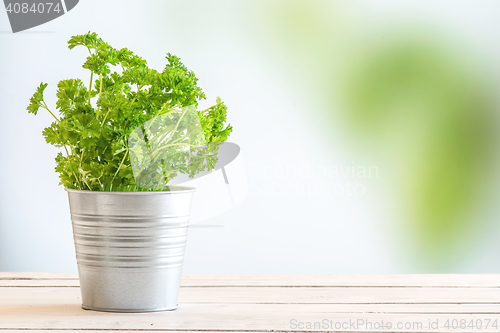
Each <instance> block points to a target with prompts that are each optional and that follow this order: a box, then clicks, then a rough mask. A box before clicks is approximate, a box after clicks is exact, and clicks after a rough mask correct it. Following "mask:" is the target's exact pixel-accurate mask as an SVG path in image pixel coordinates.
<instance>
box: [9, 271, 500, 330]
mask: <svg viewBox="0 0 500 333" xmlns="http://www.w3.org/2000/svg"><path fill="white" fill-rule="evenodd" d="M499 281H500V275H385V276H384V275H311V276H307V275H287V276H280V275H220V276H219V275H185V276H184V277H183V280H182V286H181V291H180V295H179V309H178V310H175V311H167V312H156V313H136V314H123V313H105V312H95V311H86V310H83V309H82V308H81V303H80V290H79V286H78V280H77V276H76V275H75V274H57V273H0V333H3V332H9V331H16V330H28V331H30V332H51V333H55V332H58V330H60V332H110V331H112V332H130V331H134V330H142V331H170V332H186V333H187V332H200V331H201V332H204V333H214V332H218V333H221V332H231V333H236V332H269V331H276V332H289V331H294V332H305V331H307V332H311V331H341V332H351V331H359V332H464V333H465V332H500V288H499V285H500V283H499ZM447 320H448V321H449V324H450V325H452V323H453V321H454V320H456V323H457V324H459V325H460V323H461V322H463V321H466V322H467V324H470V322H471V320H472V322H473V323H479V322H482V323H486V321H487V320H490V326H489V327H488V329H485V327H484V324H483V327H482V328H478V327H473V328H471V327H470V326H467V325H466V326H465V327H464V328H460V327H456V328H455V329H453V327H452V326H450V327H449V328H446V327H444V326H443V325H444V324H445V323H446V321H447ZM494 320H497V324H498V325H499V326H498V327H496V328H495V327H493V326H492V325H491V324H492V323H493V322H494ZM360 321H363V324H360ZM382 321H383V322H384V323H385V325H386V326H385V327H384V329H381V328H376V327H374V325H376V323H378V324H379V325H380V323H381V322H382ZM368 322H370V323H371V325H372V326H371V327H369V326H368ZM314 323H316V324H317V325H319V324H321V325H320V326H316V327H313V326H310V327H308V326H307V325H308V324H309V325H314ZM352 323H356V326H355V327H353V326H352ZM387 323H391V326H393V327H392V328H390V329H389V328H387ZM434 323H438V324H439V327H438V328H434V327H432V326H431V325H432V324H434ZM398 324H401V325H403V326H402V327H400V328H398V327H396V325H398ZM301 325H302V326H301ZM326 325H329V326H328V327H327V326H326ZM336 325H337V326H336ZM408 325H409V326H408ZM415 325H416V326H415ZM419 325H421V326H419ZM405 326H406V327H405ZM410 326H411V327H410Z"/></svg>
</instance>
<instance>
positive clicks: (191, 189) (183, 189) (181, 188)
mask: <svg viewBox="0 0 500 333" xmlns="http://www.w3.org/2000/svg"><path fill="white" fill-rule="evenodd" d="M64 189H65V190H66V191H67V192H75V193H95V194H98V193H105V194H116V195H159V194H177V193H179V194H180V193H187V192H195V191H196V188H194V187H191V186H169V189H172V190H169V191H148V192H133V191H129V192H125V191H90V190H74V189H71V188H67V187H65V188H64Z"/></svg>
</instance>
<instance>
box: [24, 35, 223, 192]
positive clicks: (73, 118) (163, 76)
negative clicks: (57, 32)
mask: <svg viewBox="0 0 500 333" xmlns="http://www.w3.org/2000/svg"><path fill="white" fill-rule="evenodd" d="M68 45H69V48H70V49H73V48H74V47H76V46H84V47H86V48H87V49H88V51H89V54H90V55H89V56H88V57H87V60H86V62H85V63H84V64H83V68H86V69H88V70H89V71H90V82H89V85H88V87H87V86H85V84H84V83H83V82H82V81H81V80H80V79H68V80H62V81H60V82H59V84H58V89H57V103H56V108H57V110H58V111H59V114H58V116H57V115H56V114H54V113H53V112H52V111H51V110H50V109H49V107H48V106H47V104H46V103H45V101H44V97H43V93H44V90H45V88H46V87H47V84H46V83H41V84H40V86H39V87H38V88H37V90H36V92H35V93H34V94H33V97H31V99H30V104H29V106H28V108H27V110H28V112H30V113H33V114H37V112H38V110H39V109H40V108H42V109H45V110H47V111H48V112H50V114H51V115H52V116H53V117H54V119H55V121H54V122H53V123H52V124H51V125H50V126H49V127H47V128H45V129H44V131H43V135H44V137H45V139H46V141H47V143H49V144H52V145H54V146H56V147H62V148H64V150H63V152H61V153H59V154H58V155H57V157H56V164H57V165H56V168H55V169H56V171H57V172H59V174H60V180H61V181H60V184H61V185H63V186H65V187H67V188H71V189H80V190H92V191H144V190H147V189H144V188H141V187H139V186H138V185H137V184H136V182H135V180H134V175H133V171H132V166H131V161H130V151H129V147H128V137H129V135H130V134H131V133H132V131H133V130H134V129H136V128H137V127H139V126H143V124H144V123H146V122H147V121H150V120H151V119H153V118H155V117H158V116H161V115H162V114H164V113H167V112H171V111H172V110H173V109H178V108H182V107H186V106H190V105H193V106H195V107H196V106H197V105H198V102H199V101H200V100H201V99H205V98H206V97H205V94H204V93H203V91H202V90H201V88H200V87H198V86H197V81H198V79H197V78H196V76H195V74H194V73H193V72H192V71H189V70H188V69H187V68H186V66H184V64H183V63H182V62H181V61H180V59H179V58H178V57H176V56H174V55H172V54H170V53H167V55H166V59H167V65H166V66H165V68H164V69H163V71H161V72H158V71H156V70H154V69H152V68H149V67H148V66H147V63H146V61H145V60H144V59H142V58H141V57H139V56H137V55H135V54H134V53H132V52H131V51H130V50H128V49H126V48H122V49H120V50H117V49H114V48H113V47H111V46H110V45H109V44H108V43H106V42H104V41H103V40H102V39H101V38H99V37H98V36H97V34H96V33H91V32H89V33H87V34H84V35H78V36H73V37H71V39H70V40H69V41H68ZM93 104H94V105H93ZM226 110H227V107H226V106H225V105H224V103H223V102H222V101H221V99H220V98H217V100H216V104H215V105H214V106H212V107H210V108H208V109H206V110H203V111H197V114H198V117H199V122H200V123H201V126H202V129H203V132H204V135H205V141H206V143H207V146H206V147H205V148H203V149H201V150H198V151H196V152H194V153H192V154H191V155H193V156H197V157H198V158H197V160H196V161H197V163H195V164H192V165H190V166H189V167H186V168H180V169H179V170H178V171H179V172H181V173H188V174H189V175H190V176H193V175H194V174H196V173H199V172H201V171H204V170H209V169H211V168H213V167H214V165H215V163H216V162H217V157H216V153H217V152H216V150H217V147H218V145H217V144H215V143H221V142H224V141H226V139H227V137H228V136H229V134H230V133H231V131H232V127H231V126H230V125H225V121H226ZM164 174H165V177H166V178H165V182H166V183H167V182H168V180H169V179H171V178H172V177H174V176H175V174H168V173H167V172H165V173H164Z"/></svg>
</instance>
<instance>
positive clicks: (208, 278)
mask: <svg viewBox="0 0 500 333" xmlns="http://www.w3.org/2000/svg"><path fill="white" fill-rule="evenodd" d="M77 279H78V274H76V273H26V272H24V273H20V272H15V273H6V272H0V286H8V285H17V286H23V285H25V286H32V285H39V286H43V285H48V286H50V285H64V283H67V284H68V286H75V285H77V282H76V283H75V282H74V281H75V280H76V281H77ZM50 280H58V281H61V282H48V281H50ZM9 281H17V282H9ZM181 285H182V286H189V287H205V286H206V287H212V286H242V287H244V286H249V287H253V286H283V287H294V286H295V287H306V286H315V287H361V286H366V287H374V286H379V287H388V288H390V287H404V286H408V287H449V288H455V287H491V288H500V274H484V275H481V274H429V275H425V274H422V275H419V274H416V275H214V274H184V275H183V277H182V283H181Z"/></svg>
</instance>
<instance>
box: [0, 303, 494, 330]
mask: <svg viewBox="0 0 500 333" xmlns="http://www.w3.org/2000/svg"><path fill="white" fill-rule="evenodd" d="M0 313H1V314H2V315H1V317H0V328H2V329H10V328H20V329H66V330H70V329H80V330H83V329H86V330H91V329H92V330H93V329H102V330H104V329H105V330H111V329H113V330H120V329H122V330H123V329H129V330H150V329H155V330H222V331H231V330H233V331H238V330H249V331H261V330H274V331H289V330H291V329H299V331H300V328H301V327H294V324H295V323H296V324H298V323H299V322H302V323H307V322H313V323H314V322H322V321H324V320H327V321H329V322H330V321H331V322H332V324H331V325H333V327H331V326H330V327H328V329H332V328H333V329H335V323H341V325H342V323H352V322H356V323H359V322H358V320H363V324H362V325H361V324H359V325H356V326H355V327H354V328H353V327H352V325H351V327H349V326H348V327H347V328H346V327H344V328H342V329H341V330H342V331H361V332H366V331H382V332H387V331H394V330H388V329H386V330H383V329H375V330H374V329H373V324H374V323H377V322H378V323H381V322H382V321H384V322H385V323H387V322H391V326H393V325H394V326H396V325H397V323H403V325H404V324H405V323H406V322H409V323H411V324H413V323H421V325H422V326H415V329H412V327H410V329H405V330H404V331H408V332H410V331H420V332H422V331H426V332H428V331H432V332H443V331H448V332H449V331H450V330H449V329H446V328H444V327H443V325H444V324H445V322H446V320H451V321H453V320H457V321H458V323H460V321H461V320H466V321H470V320H471V319H473V320H478V319H481V320H482V321H483V322H485V321H486V320H487V319H490V320H497V323H498V322H500V315H498V314H414V313H404V314H394V313H375V312H374V311H372V312H369V313H346V312H340V313H339V312H337V311H333V312H331V311H330V310H329V308H328V305H317V304H315V305H292V304H284V305H273V304H212V305H208V306H207V305H205V304H193V303H188V304H181V306H180V307H179V309H178V310H176V311H167V312H156V313H134V314H123V313H105V312H94V311H85V310H82V309H81V308H80V306H79V304H74V303H69V304H64V303H63V304H59V305H53V304H52V305H50V304H45V305H44V304H40V305H36V306H28V305H24V306H18V307H15V306H9V307H2V308H1V312H0ZM294 319H295V320H296V321H294ZM366 321H369V322H371V323H372V329H370V328H369V327H368V326H367V324H366ZM436 321H438V324H439V329H436V330H434V329H429V323H433V322H436ZM411 324H410V325H411ZM303 328H306V327H303ZM323 328H324V327H323ZM403 328H404V327H403ZM322 330H327V329H326V328H324V329H318V328H316V330H315V331H322ZM400 331H401V330H400ZM451 331H453V330H451ZM455 331H458V330H455ZM460 331H462V330H460ZM470 331H475V332H481V331H484V332H493V331H498V329H495V328H492V327H490V329H489V330H476V329H473V330H470Z"/></svg>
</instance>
